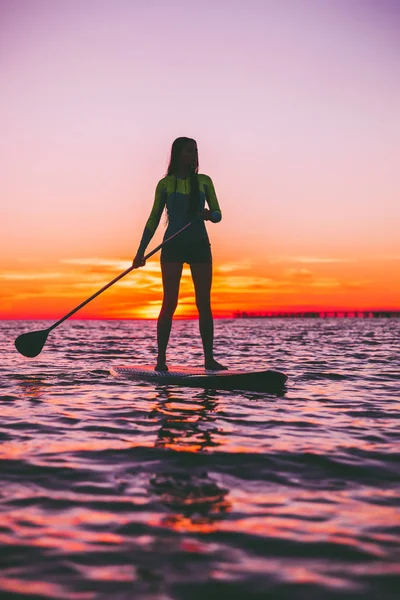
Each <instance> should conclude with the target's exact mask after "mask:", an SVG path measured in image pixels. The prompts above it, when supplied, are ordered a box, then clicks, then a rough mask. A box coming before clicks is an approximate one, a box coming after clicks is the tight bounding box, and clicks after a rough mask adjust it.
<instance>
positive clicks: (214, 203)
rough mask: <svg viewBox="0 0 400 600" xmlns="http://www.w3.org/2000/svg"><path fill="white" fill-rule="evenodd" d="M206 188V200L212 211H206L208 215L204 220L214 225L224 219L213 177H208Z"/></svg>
mask: <svg viewBox="0 0 400 600" xmlns="http://www.w3.org/2000/svg"><path fill="white" fill-rule="evenodd" d="M206 178H207V179H206V182H205V188H206V199H207V204H208V206H209V209H210V210H205V211H204V212H205V213H206V214H205V215H204V218H205V220H206V221H211V222H212V223H219V222H220V220H221V219H222V213H221V209H220V207H219V203H218V199H217V195H216V193H215V189H214V184H213V182H212V179H211V177H209V176H208V175H207V176H206Z"/></svg>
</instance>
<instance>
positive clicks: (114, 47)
mask: <svg viewBox="0 0 400 600" xmlns="http://www.w3.org/2000/svg"><path fill="white" fill-rule="evenodd" d="M178 4H179V3H178ZM178 4H176V5H175V4H173V5H170V3H165V2H161V1H159V0H155V2H154V3H149V4H148V5H147V4H146V3H140V4H138V3H132V2H130V1H128V0H119V1H118V2H116V3H54V2H51V1H49V0H30V1H28V0H21V2H19V3H18V10H17V9H15V10H14V8H13V4H12V3H9V4H8V6H7V8H0V11H1V14H0V37H1V39H2V59H1V63H0V77H1V81H2V103H1V109H0V127H1V131H2V141H1V144H0V196H1V198H2V202H1V203H0V280H1V289H0V318H3V319H8V318H49V319H58V318H59V317H61V316H62V315H63V314H65V313H66V312H68V311H69V310H70V309H71V308H73V307H74V306H76V305H78V304H79V303H80V302H81V301H82V300H84V299H85V298H87V297H88V296H90V295H91V294H93V293H94V292H95V291H97V290H98V289H99V288H100V287H102V286H103V285H104V284H106V283H107V282H108V281H110V280H111V279H113V278H114V277H115V276H116V275H118V274H119V273H120V272H121V271H123V270H125V269H126V268H127V267H128V266H129V265H130V264H131V260H132V258H133V256H134V254H135V252H136V249H137V246H138V244H139V240H140V237H141V234H142V231H143V227H144V224H145V221H146V219H147V217H148V214H149V212H150V209H151V205H152V202H153V197H154V191H155V187H156V184H157V182H158V180H159V179H161V177H163V176H164V174H165V171H166V167H167V161H168V157H169V151H170V147H171V143H172V141H173V140H174V139H175V138H176V137H178V136H181V135H185V136H190V137H194V138H195V139H196V140H197V143H198V149H199V162H200V169H199V171H200V172H201V173H206V174H208V175H210V177H211V178H212V179H213V182H214V185H215V189H216V193H217V196H218V199H219V202H220V205H221V209H222V213H223V218H222V221H221V223H219V224H215V225H213V224H209V225H208V230H209V234H210V240H211V244H212V250H213V257H214V283H213V295H212V301H213V309H214V314H215V316H231V315H232V313H233V312H235V311H236V310H247V311H257V312H258V311H263V310H285V309H286V310H296V309H299V310H301V309H310V310H311V309H335V308H349V309H351V308H354V309H398V308H399V307H400V275H399V265H400V236H399V231H400V203H399V200H398V199H399V196H400V194H399V192H400V170H399V168H398V157H399V156H400V119H399V111H398V107H399V106H400V71H399V69H398V64H399V54H400V46H399V43H398V31H399V26H400V11H399V10H398V8H396V4H395V3H394V4H393V3H391V2H389V1H386V0H382V1H381V2H379V3H376V4H374V3H365V4H363V3H351V2H350V3H349V2H347V1H346V2H344V1H342V0H338V1H337V2H335V3H332V2H328V1H325V0H320V1H318V2H315V1H314V0H299V2H293V3H289V4H286V3H273V2H271V3H268V2H261V1H258V0H248V1H247V2H237V3H234V6H233V5H232V6H231V8H230V11H229V13H227V11H224V10H222V8H221V6H222V5H221V6H220V5H219V4H218V2H217V3H216V2H215V1H214V0H212V1H211V0H204V1H203V2H201V3H198V2H191V1H190V0H189V1H188V2H186V3H185V10H184V11H182V10H181V9H180V7H179V5H178ZM67 5H68V6H67ZM249 8H251V10H249ZM156 9H157V10H156ZM205 24H207V43H206V44H205V43H203V42H200V40H202V39H203V38H202V36H203V33H204V27H205ZM171 31H179V35H178V36H175V37H174V36H173V35H171V33H170V32H171ZM166 32H167V33H166ZM162 221H163V219H162ZM163 232H164V225H163V223H162V222H161V223H160V226H159V230H158V231H157V233H156V235H155V237H154V239H153V240H152V242H151V243H150V245H149V248H148V250H150V249H151V248H153V247H154V246H155V245H157V244H158V243H160V241H161V238H162V235H163ZM158 260H159V256H156V257H154V258H153V259H151V260H150V261H149V262H148V264H147V265H146V267H145V268H144V269H141V270H139V271H135V272H133V273H131V274H130V275H128V277H127V278H126V279H124V280H122V281H120V282H119V283H117V284H116V285H115V286H114V287H113V288H111V289H110V290H108V291H107V292H105V294H103V295H102V296H100V297H99V298H97V299H96V300H95V301H93V302H92V303H90V304H89V305H88V306H87V307H86V308H85V309H84V310H82V311H81V312H80V313H78V314H77V315H76V316H77V317H80V318H142V317H145V318H154V317H156V316H157V315H158V311H159V308H160V305H161V300H162V287H161V278H160V269H159V263H158ZM195 314H196V309H195V306H194V301H193V287H192V283H191V279H190V273H189V269H188V267H185V270H184V275H183V278H182V284H181V294H180V303H179V307H178V310H177V316H193V315H195Z"/></svg>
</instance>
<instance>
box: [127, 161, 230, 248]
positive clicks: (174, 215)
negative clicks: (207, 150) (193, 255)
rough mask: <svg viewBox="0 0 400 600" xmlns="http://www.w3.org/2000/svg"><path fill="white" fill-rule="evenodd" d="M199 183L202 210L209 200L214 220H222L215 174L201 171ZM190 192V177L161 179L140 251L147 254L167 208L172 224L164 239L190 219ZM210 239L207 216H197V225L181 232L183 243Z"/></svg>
mask: <svg viewBox="0 0 400 600" xmlns="http://www.w3.org/2000/svg"><path fill="white" fill-rule="evenodd" d="M197 178H198V182H199V192H200V193H199V196H200V201H199V207H198V211H202V210H203V209H204V208H205V203H206V202H207V204H208V207H209V209H210V211H211V221H212V222H213V223H218V222H219V221H220V220H221V218H222V215H221V210H220V208H219V204H218V200H217V196H216V194H215V190H214V185H213V182H212V181H211V177H209V176H208V175H203V174H200V173H199V174H197ZM189 194H190V177H187V178H186V179H180V178H178V177H176V176H175V175H167V176H166V177H163V179H160V181H159V182H158V184H157V187H156V193H155V198H154V204H153V208H152V210H151V213H150V216H149V218H148V220H147V223H146V226H145V228H144V232H143V236H142V240H141V242H140V246H139V250H138V251H139V252H141V253H142V254H144V251H145V250H146V248H147V246H148V244H149V242H150V240H151V239H152V237H153V235H154V233H155V231H156V229H157V227H158V224H159V222H160V219H161V215H162V212H163V210H164V208H166V209H167V214H168V227H167V230H166V232H165V234H164V240H166V239H167V238H168V237H170V236H171V235H173V234H174V233H176V232H177V231H179V229H182V227H184V226H185V225H186V224H187V223H189V222H190V220H191V219H190V217H189V216H188V214H187V213H188V208H189ZM204 238H206V239H208V235H207V230H206V227H205V224H204V220H203V219H197V220H196V221H195V222H194V223H193V225H191V226H190V227H189V228H188V229H187V230H185V231H183V232H182V234H180V235H179V238H177V239H180V240H181V241H182V243H184V242H185V241H186V242H190V243H192V242H193V241H195V240H199V239H204Z"/></svg>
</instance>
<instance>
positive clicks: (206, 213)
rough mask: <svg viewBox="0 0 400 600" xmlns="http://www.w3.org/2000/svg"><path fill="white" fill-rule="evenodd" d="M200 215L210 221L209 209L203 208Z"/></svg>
mask: <svg viewBox="0 0 400 600" xmlns="http://www.w3.org/2000/svg"><path fill="white" fill-rule="evenodd" d="M200 217H201V218H202V219H204V220H205V221H211V210H209V209H208V208H204V209H203V210H202V211H201V212H200Z"/></svg>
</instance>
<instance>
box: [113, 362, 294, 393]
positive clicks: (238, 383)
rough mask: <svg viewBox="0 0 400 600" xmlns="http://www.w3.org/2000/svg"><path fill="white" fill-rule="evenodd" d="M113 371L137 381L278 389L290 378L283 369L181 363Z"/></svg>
mask: <svg viewBox="0 0 400 600" xmlns="http://www.w3.org/2000/svg"><path fill="white" fill-rule="evenodd" d="M110 373H111V375H114V376H115V377H124V378H126V379H131V380H133V381H151V382H154V383H163V384H168V385H181V386H185V387H200V388H207V389H216V390H248V391H252V392H278V391H280V390H282V389H283V387H284V384H285V381H286V380H287V376H286V375H285V374H284V373H280V372H279V371H270V370H268V371H242V370H229V371H211V370H206V369H196V368H195V369H192V368H188V367H181V366H175V367H169V371H155V370H154V366H147V365H146V366H134V365H132V366H130V365H127V366H121V367H111V369H110Z"/></svg>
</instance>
